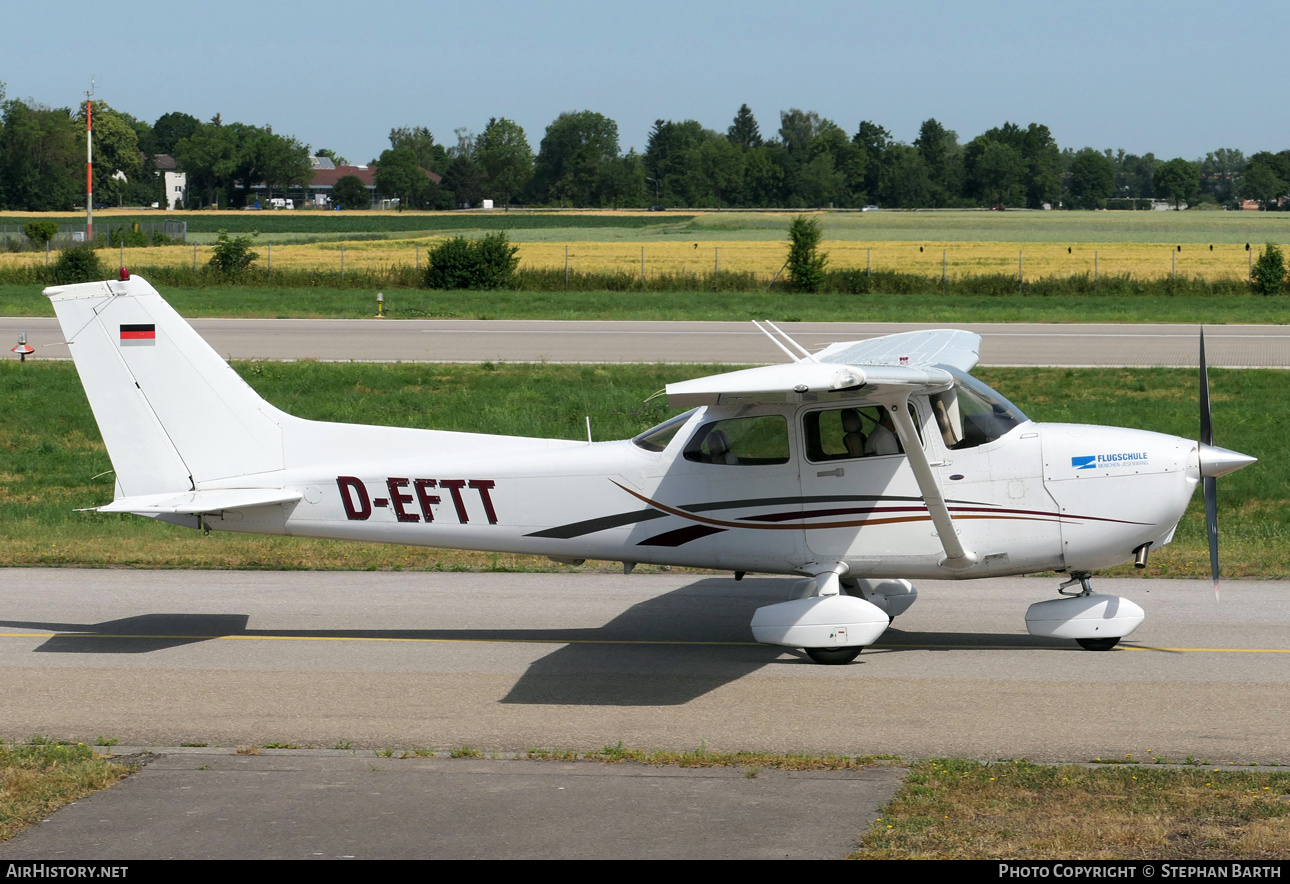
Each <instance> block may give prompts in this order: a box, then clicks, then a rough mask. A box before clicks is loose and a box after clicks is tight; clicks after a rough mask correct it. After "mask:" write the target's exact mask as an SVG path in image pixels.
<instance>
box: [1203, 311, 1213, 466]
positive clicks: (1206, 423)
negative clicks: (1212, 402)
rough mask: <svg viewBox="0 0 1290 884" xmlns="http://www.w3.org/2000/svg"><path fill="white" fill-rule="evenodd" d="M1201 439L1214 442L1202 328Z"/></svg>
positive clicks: (1204, 442)
mask: <svg viewBox="0 0 1290 884" xmlns="http://www.w3.org/2000/svg"><path fill="white" fill-rule="evenodd" d="M1200 441H1201V444H1202V445H1213V444H1214V425H1213V422H1212V421H1211V419H1210V414H1209V368H1208V367H1207V366H1206V365H1205V329H1203V328H1202V329H1201V330H1200Z"/></svg>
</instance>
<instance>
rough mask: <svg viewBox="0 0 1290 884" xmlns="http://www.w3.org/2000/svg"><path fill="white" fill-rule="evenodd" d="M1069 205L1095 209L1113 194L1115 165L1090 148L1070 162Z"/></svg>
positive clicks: (1104, 155)
mask: <svg viewBox="0 0 1290 884" xmlns="http://www.w3.org/2000/svg"><path fill="white" fill-rule="evenodd" d="M1070 174H1071V177H1070V188H1071V203H1072V204H1073V205H1074V207H1075V208H1077V209H1096V208H1098V207H1099V206H1101V205H1102V203H1103V201H1104V200H1106V199H1107V198H1108V197H1110V196H1111V195H1112V194H1114V193H1115V163H1114V162H1113V161H1112V160H1111V159H1110V158H1109V157H1107V156H1106V154H1103V153H1099V152H1097V151H1096V150H1093V148H1091V147H1086V148H1084V149H1083V150H1081V151H1080V152H1079V153H1077V154H1075V159H1074V160H1073V161H1072V162H1071V173H1070Z"/></svg>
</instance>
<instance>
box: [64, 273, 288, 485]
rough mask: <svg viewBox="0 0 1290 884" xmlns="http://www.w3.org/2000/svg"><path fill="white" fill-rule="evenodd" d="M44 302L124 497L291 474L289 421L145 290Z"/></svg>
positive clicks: (125, 288)
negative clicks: (285, 428) (286, 448)
mask: <svg viewBox="0 0 1290 884" xmlns="http://www.w3.org/2000/svg"><path fill="white" fill-rule="evenodd" d="M45 295H46V296H48V297H49V299H50V301H51V302H53V305H54V312H55V313H57V314H58V321H59V324H60V325H61V326H62V329H63V334H64V335H65V336H66V338H67V343H68V345H69V347H70V349H71V353H72V358H73V359H74V360H75V362H76V370H77V371H78V372H79V373H80V376H81V382H82V383H83V384H84V385H85V392H86V395H87V396H88V397H89V401H90V407H91V408H92V409H93V411H94V418H95V420H97V421H98V425H99V430H100V431H101V432H102V434H103V441H104V443H105V444H106V445H107V449H108V455H109V457H111V459H112V466H113V468H114V469H115V470H116V478H117V493H118V496H126V497H134V496H139V495H148V494H162V493H165V492H171V491H175V492H179V491H189V490H193V489H200V488H201V486H202V483H205V482H213V481H218V480H223V481H224V484H225V485H227V484H229V480H233V481H237V480H238V479H240V478H242V477H252V476H256V475H258V474H263V473H270V472H274V471H277V470H281V469H282V468H283V451H282V426H281V425H282V422H283V421H284V420H288V419H289V418H288V416H286V415H284V414H283V413H282V412H280V411H278V410H277V409H276V408H274V407H273V406H271V405H269V404H268V403H267V402H265V401H264V400H263V399H261V398H260V396H259V395H258V394H257V393H256V392H255V391H254V390H252V389H251V388H250V386H248V385H247V383H246V382H245V381H243V380H242V379H241V378H240V377H239V376H238V374H237V373H236V372H235V371H233V369H232V368H230V367H229V365H228V363H226V362H225V361H224V360H223V359H222V358H221V357H220V356H219V354H217V353H216V352H215V351H214V350H212V349H211V347H210V345H209V344H207V343H206V342H205V341H204V340H202V338H201V336H200V335H198V334H197V332H195V331H193V329H192V328H191V327H190V326H189V325H188V323H186V322H185V321H184V320H183V319H182V318H181V317H180V316H179V314H178V313H176V312H175V311H174V309H173V308H172V307H171V306H170V305H169V304H167V303H166V302H165V301H164V300H163V299H162V297H161V295H159V294H158V293H157V291H156V289H154V288H153V287H152V286H151V285H149V284H148V283H147V281H146V280H144V279H142V278H141V277H138V276H136V277H133V278H131V279H128V280H123V281H120V282H93V283H84V284H81V285H72V286H61V287H54V288H48V289H45ZM262 481H263V477H262V478H261V479H260V480H259V482H257V481H256V480H252V479H249V478H248V480H247V484H248V485H254V484H260V482H262Z"/></svg>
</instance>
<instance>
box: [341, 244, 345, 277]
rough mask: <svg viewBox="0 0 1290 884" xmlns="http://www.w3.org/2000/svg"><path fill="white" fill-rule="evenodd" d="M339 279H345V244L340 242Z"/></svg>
mask: <svg viewBox="0 0 1290 884" xmlns="http://www.w3.org/2000/svg"><path fill="white" fill-rule="evenodd" d="M340 280H341V282H344V281H345V244H344V243H341V244H340Z"/></svg>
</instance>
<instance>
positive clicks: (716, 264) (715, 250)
mask: <svg viewBox="0 0 1290 884" xmlns="http://www.w3.org/2000/svg"><path fill="white" fill-rule="evenodd" d="M720 275H721V247H720V246H713V247H712V289H713V291H720V289H721V283H720V282H718V281H717V277H718V276H720Z"/></svg>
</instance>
